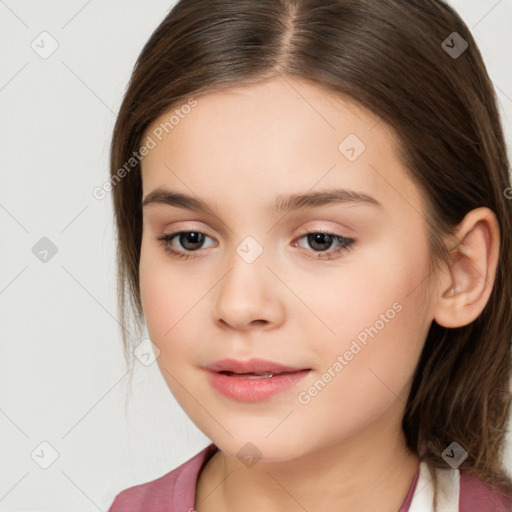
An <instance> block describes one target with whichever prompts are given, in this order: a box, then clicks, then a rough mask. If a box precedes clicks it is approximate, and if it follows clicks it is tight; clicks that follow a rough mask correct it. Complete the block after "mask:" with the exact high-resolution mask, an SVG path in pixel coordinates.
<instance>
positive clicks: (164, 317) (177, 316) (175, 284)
mask: <svg viewBox="0 0 512 512" xmlns="http://www.w3.org/2000/svg"><path fill="white" fill-rule="evenodd" d="M148 245H149V244H146V243H145V241H144V240H143V242H142V246H141V258H140V264H139V283H140V294H141V302H142V308H143V312H144V318H145V321H146V325H147V329H148V333H149V335H150V338H151V340H152V341H153V343H154V344H155V345H156V346H157V347H158V348H159V349H160V351H161V353H162V355H165V352H166V350H167V347H168V345H169V344H170V343H171V341H172V339H175V338H176V336H178V335H179V333H180V329H182V328H183V327H184V325H186V314H187V311H188V310H190V308H191V307H192V304H193V294H194V292H193V283H190V281H188V283H184V282H182V281H183V280H182V278H180V271H179V266H178V265H176V264H171V262H170V261H169V257H168V256H167V255H166V254H165V252H164V251H163V249H162V248H160V247H152V246H150V247H148Z"/></svg>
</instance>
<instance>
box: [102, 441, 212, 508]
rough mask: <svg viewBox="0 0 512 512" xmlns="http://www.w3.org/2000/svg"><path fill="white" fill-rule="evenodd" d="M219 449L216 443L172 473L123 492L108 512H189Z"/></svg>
mask: <svg viewBox="0 0 512 512" xmlns="http://www.w3.org/2000/svg"><path fill="white" fill-rule="evenodd" d="M216 451H217V447H216V446H215V445H214V444H213V443H212V444H210V445H208V446H207V447H206V448H204V449H203V450H201V451H200V452H199V453H198V454H196V455H195V456H194V457H192V458H191V459H189V460H187V461H186V462H184V463H183V464H181V465H180V466H178V467H177V468H175V469H173V470H172V471H170V472H169V473H166V474H165V475H163V476H161V477H160V478H157V479H155V480H151V481H150V482H146V483H143V484H139V485H135V486H133V487H129V488H128V489H125V490H124V491H121V492H120V493H119V494H118V495H117V496H116V497H115V500H114V502H113V503H112V505H111V506H110V508H109V510H108V512H174V511H175V510H180V512H187V510H188V509H191V510H192V509H193V507H194V499H195V489H196V482H197V477H198V475H199V472H200V470H201V469H202V467H203V466H204V465H205V464H206V462H207V461H208V459H209V458H210V457H211V456H212V455H213V454H214V453H215V452H216Z"/></svg>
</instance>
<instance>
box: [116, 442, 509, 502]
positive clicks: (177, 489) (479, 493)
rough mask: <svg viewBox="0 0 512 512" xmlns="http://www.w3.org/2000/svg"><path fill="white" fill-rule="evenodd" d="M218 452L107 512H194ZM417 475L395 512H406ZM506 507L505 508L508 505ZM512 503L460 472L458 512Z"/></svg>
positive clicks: (134, 491) (124, 496)
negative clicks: (202, 478)
mask: <svg viewBox="0 0 512 512" xmlns="http://www.w3.org/2000/svg"><path fill="white" fill-rule="evenodd" d="M216 451H217V447H216V446H215V445H214V444H213V443H212V444H210V445H208V446H207V447H206V448H205V449H204V450H202V451H200V452H199V453H198V454H197V455H195V456H194V457H192V458H191V459H189V460H188V461H186V462H184V463H183V464H182V465H181V466H178V467H177V468H176V469H173V470H172V471H170V472H169V473H167V474H165V475H164V476H162V477H160V478H157V479H156V480H152V481H151V482H147V483H145V484H140V485H136V486H134V487H130V488H128V489H125V490H124V491H122V492H120V493H119V494H118V495H117V496H116V498H115V500H114V503H112V505H111V507H110V509H109V511H108V512H194V510H195V509H194V502H195V492H196V483H197V479H198V476H199V473H200V471H201V469H202V468H203V467H204V466H205V465H206V463H207V462H208V460H209V459H210V458H211V457H212V456H213V454H214V453H215V452H216ZM418 476H419V472H418V471H417V472H416V475H415V477H414V479H413V481H412V483H411V487H410V488H409V492H408V493H407V496H406V497H405V500H404V502H403V503H402V505H401V507H400V508H399V509H398V511H397V512H408V511H409V507H410V505H411V500H412V497H413V494H414V490H415V488H416V482H417V481H418ZM507 504H508V506H507ZM511 511H512V501H507V498H506V497H505V496H500V497H498V496H497V495H495V494H493V493H492V492H491V490H490V489H489V488H488V487H487V485H486V484H485V483H484V482H482V481H481V480H479V479H478V478H476V477H475V476H474V475H471V474H469V473H467V472H465V471H461V472H460V498H459V512H511Z"/></svg>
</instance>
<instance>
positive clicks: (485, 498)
mask: <svg viewBox="0 0 512 512" xmlns="http://www.w3.org/2000/svg"><path fill="white" fill-rule="evenodd" d="M511 511H512V498H511V497H507V496H505V495H504V494H501V493H498V492H497V491H493V490H492V489H491V488H490V486H489V485H488V484H487V483H486V482H483V481H482V480H480V479H479V478H478V477H477V476H475V475H473V474H472V473H469V472H468V471H461V472H460V497H459V512H511Z"/></svg>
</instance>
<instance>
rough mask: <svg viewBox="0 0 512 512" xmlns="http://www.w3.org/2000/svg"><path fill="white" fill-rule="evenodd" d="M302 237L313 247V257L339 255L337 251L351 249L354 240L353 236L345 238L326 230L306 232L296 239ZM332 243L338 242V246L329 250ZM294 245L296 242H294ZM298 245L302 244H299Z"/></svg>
mask: <svg viewBox="0 0 512 512" xmlns="http://www.w3.org/2000/svg"><path fill="white" fill-rule="evenodd" d="M302 239H305V241H306V242H307V244H308V245H309V246H310V247H311V248H313V249H315V251H313V252H314V253H315V256H314V258H316V259H333V258H334V257H336V256H337V255H339V253H341V252H343V251H348V250H350V249H353V244H354V243H355V242H356V240H355V239H353V238H346V237H344V236H341V235H338V234H335V233H329V232H326V231H315V232H308V233H305V234H304V235H302V236H301V237H299V238H298V239H297V240H302ZM333 243H336V244H338V246H337V247H336V248H335V249H334V250H331V251H329V248H330V247H331V246H332V244H333ZM294 245H297V244H296V243H295V242H294ZM299 247H303V246H301V245H299ZM309 252H310V251H309Z"/></svg>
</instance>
